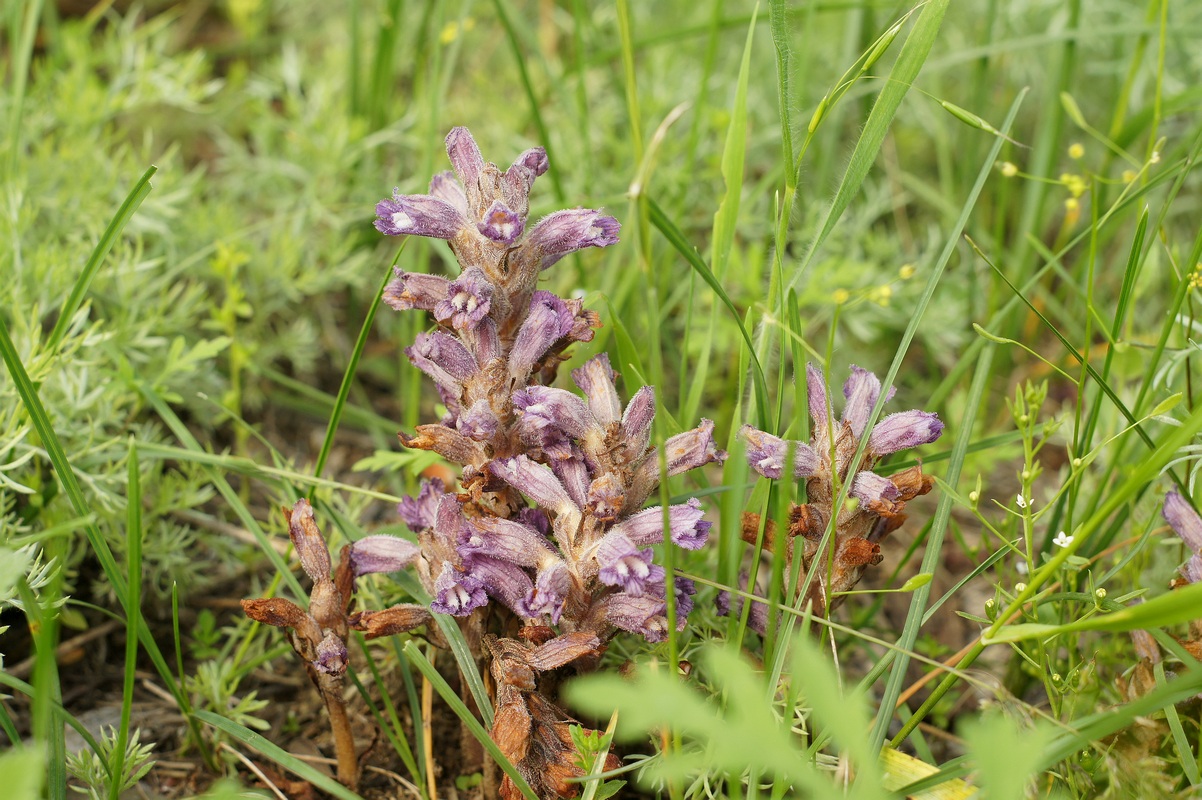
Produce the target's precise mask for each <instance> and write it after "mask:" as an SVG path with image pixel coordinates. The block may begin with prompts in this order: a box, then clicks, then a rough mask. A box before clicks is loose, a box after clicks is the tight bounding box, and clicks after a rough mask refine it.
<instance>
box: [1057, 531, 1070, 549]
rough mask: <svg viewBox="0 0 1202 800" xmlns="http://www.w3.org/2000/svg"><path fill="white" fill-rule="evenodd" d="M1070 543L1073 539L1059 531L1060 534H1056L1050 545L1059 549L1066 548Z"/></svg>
mask: <svg viewBox="0 0 1202 800" xmlns="http://www.w3.org/2000/svg"><path fill="white" fill-rule="evenodd" d="M1072 543H1073V537H1071V536H1069V535H1068V534H1066V533H1065V532H1064V531H1060V533H1058V534H1056V538H1055V539H1053V540H1052V544H1054V545H1057V546H1059V547H1068V546H1069V545H1070V544H1072Z"/></svg>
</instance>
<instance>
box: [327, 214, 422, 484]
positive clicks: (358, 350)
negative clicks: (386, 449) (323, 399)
mask: <svg viewBox="0 0 1202 800" xmlns="http://www.w3.org/2000/svg"><path fill="white" fill-rule="evenodd" d="M408 243H409V237H408V236H406V237H404V239H403V240H402V242H401V246H400V247H399V248H398V249H397V254H396V258H394V259H393V260H392V263H393V265H394V266H395V265H396V263H397V262H398V261H399V260H400V258H401V253H403V252H405V245H406V244H408ZM391 280H392V270H391V269H390V270H388V272H386V273H385V274H384V280H383V281H381V282H380V288H379V289H378V290H377V291H376V297H375V299H374V300H372V302H371V306H370V307H369V308H368V309H367V315H366V316H364V318H363V325H362V326H360V328H359V338H358V339H356V340H355V349H354V350H352V351H351V357H350V360H349V361H348V362H347V365H346V371H345V372H343V374H342V384H341V385H340V386H339V387H338V397H337V398H335V400H334V408H333V409H332V410H331V411H330V420H329V422H328V423H327V424H326V435H325V438H323V439H322V442H321V450H320V451H318V453H317V463H316V464H315V465H314V466H313V474H314V475H315V476H316V477H318V478H320V477H321V473H322V470H324V469H325V466H326V461H327V460H328V459H329V457H330V450H331V449H332V448H333V447H334V434H335V433H336V432H337V431H338V423H339V421H341V419H342V412H343V409H345V408H346V401H347V398H348V397H349V396H350V393H351V383H352V382H353V381H354V379H355V371H356V370H357V369H358V368H359V359H360V358H362V356H363V350H364V348H366V347H367V339H368V336H369V335H370V333H371V327H372V323H373V322H375V319H376V311H377V310H378V309H379V308H380V300H381V299H382V298H383V297H384V287H385V286H387V285H388V283H389V281H391ZM309 499H310V500H312V499H313V498H312V495H310V497H309Z"/></svg>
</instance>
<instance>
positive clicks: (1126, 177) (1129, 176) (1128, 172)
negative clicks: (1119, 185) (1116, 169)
mask: <svg viewBox="0 0 1202 800" xmlns="http://www.w3.org/2000/svg"><path fill="white" fill-rule="evenodd" d="M1133 180H1135V170H1133V169H1125V170H1123V183H1131V181H1133Z"/></svg>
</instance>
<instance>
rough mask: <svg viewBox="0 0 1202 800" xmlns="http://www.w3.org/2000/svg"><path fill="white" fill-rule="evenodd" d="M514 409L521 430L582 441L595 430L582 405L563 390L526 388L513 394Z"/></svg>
mask: <svg viewBox="0 0 1202 800" xmlns="http://www.w3.org/2000/svg"><path fill="white" fill-rule="evenodd" d="M513 406H514V408H516V409H517V410H518V412H519V413H520V414H521V416H522V427H524V428H525V429H526V430H529V431H540V430H543V429H546V428H553V429H558V430H561V431H563V432H564V433H566V434H567V435H568V436H570V437H572V438H573V439H583V438H584V437H585V435H586V433H587V431H588V430H589V429H590V428H596V427H597V424H596V421H595V420H593V415H592V414H590V413H589V411H588V408H587V407H585V405H584V401H583V400H581V399H580V398H579V397H577V396H576V395H574V394H572V393H571V392H569V391H566V390H564V389H553V388H551V387H549V386H529V387H527V388H525V389H520V390H518V391H516V392H514V394H513Z"/></svg>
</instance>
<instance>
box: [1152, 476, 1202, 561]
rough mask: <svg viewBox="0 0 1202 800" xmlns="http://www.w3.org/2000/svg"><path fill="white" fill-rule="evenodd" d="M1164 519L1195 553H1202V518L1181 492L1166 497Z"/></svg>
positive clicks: (1174, 492) (1172, 492)
mask: <svg viewBox="0 0 1202 800" xmlns="http://www.w3.org/2000/svg"><path fill="white" fill-rule="evenodd" d="M1161 513H1162V514H1163V515H1164V519H1165V521H1166V522H1167V523H1169V527H1171V528H1172V529H1173V530H1174V532H1176V534H1177V535H1178V536H1180V537H1181V541H1183V542H1185V546H1186V547H1188V548H1189V549H1190V550H1193V551H1194V553H1202V517H1199V516H1198V512H1197V511H1195V510H1194V508H1193V506H1191V505H1190V504H1189V501H1188V500H1186V499H1185V498H1184V497H1183V496H1182V495H1181V493H1180V492H1178V491H1177V490H1175V489H1174V490H1173V491H1171V492H1169V493H1168V494H1166V495H1165V496H1164V509H1163V510H1162V511H1161Z"/></svg>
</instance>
